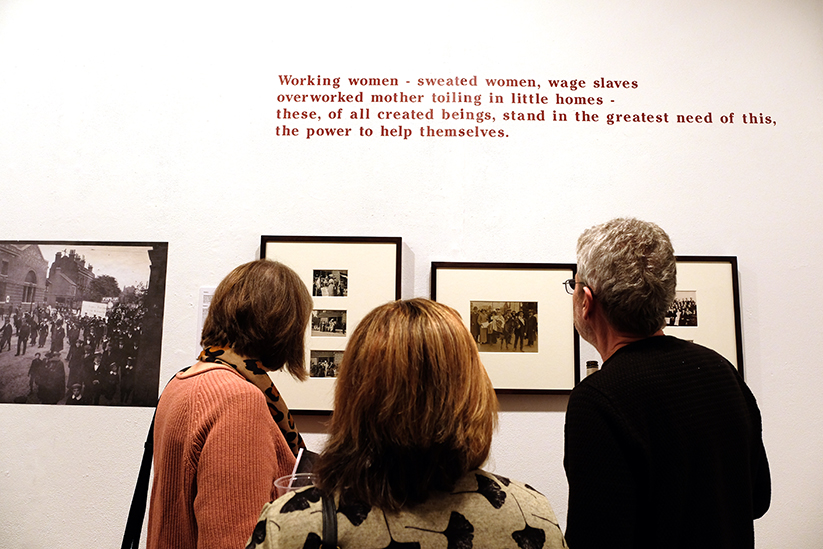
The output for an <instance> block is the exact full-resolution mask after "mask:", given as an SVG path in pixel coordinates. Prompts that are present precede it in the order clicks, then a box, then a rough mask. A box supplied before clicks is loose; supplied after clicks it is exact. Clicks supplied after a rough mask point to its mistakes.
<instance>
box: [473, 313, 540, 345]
mask: <svg viewBox="0 0 823 549" xmlns="http://www.w3.org/2000/svg"><path fill="white" fill-rule="evenodd" d="M470 307H471V315H470V322H469V326H470V330H471V334H472V337H474V340H475V342H477V350H478V351H480V352H486V353H536V352H537V302H536V301H472V302H471V305H470Z"/></svg>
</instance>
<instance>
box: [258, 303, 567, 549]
mask: <svg viewBox="0 0 823 549" xmlns="http://www.w3.org/2000/svg"><path fill="white" fill-rule="evenodd" d="M496 421H497V397H496V395H495V393H494V389H493V388H492V384H491V381H490V380H489V378H488V375H487V374H486V371H485V368H484V367H483V364H482V363H481V362H480V357H479V355H478V353H477V347H476V344H475V342H474V339H473V338H472V336H471V334H469V332H468V330H467V329H466V327H465V326H464V325H463V322H462V320H461V319H460V316H459V315H458V314H457V312H456V311H454V310H453V309H451V308H449V307H447V306H445V305H442V304H439V303H436V302H434V301H429V300H426V299H411V300H408V301H395V302H392V303H387V304H385V305H382V306H380V307H378V308H376V309H374V310H373V311H371V312H370V313H369V314H368V315H366V317H365V318H364V319H363V320H362V321H361V322H360V323H359V325H358V326H357V328H356V329H355V331H354V333H353V334H352V337H351V340H350V341H349V343H348V345H347V346H346V351H345V353H344V355H343V361H342V364H341V365H340V371H339V374H338V378H337V385H336V387H335V396H334V415H333V417H332V420H331V424H330V427H329V431H330V433H329V434H330V436H329V440H328V443H327V446H326V448H325V450H324V451H323V453H322V454H321V455H320V457H319V459H318V461H317V463H316V466H315V472H316V473H317V475H318V480H317V486H316V487H309V488H304V489H302V490H298V491H296V492H292V493H290V494H287V495H285V496H283V497H282V498H280V499H278V500H277V501H275V502H273V503H270V504H267V505H266V506H265V507H264V508H263V513H262V515H261V517H260V522H258V524H257V527H256V528H255V531H254V534H253V535H252V538H251V541H250V543H249V545H248V547H256V546H260V547H265V548H301V547H319V544H317V542H319V540H320V539H321V536H322V530H323V525H322V518H321V517H322V513H320V512H319V511H320V510H321V506H322V503H321V501H322V500H321V494H322V493H325V494H330V495H331V496H332V497H333V499H334V501H335V504H336V507H337V524H338V526H337V528H338V537H337V546H338V547H342V548H347V547H349V548H355V547H356V548H359V549H370V548H384V547H389V546H395V545H396V546H398V547H399V546H400V544H405V543H408V544H411V545H409V546H410V547H420V548H428V547H446V546H447V545H448V546H449V547H471V546H475V547H495V548H503V547H525V546H528V547H552V548H554V547H565V542H564V540H563V534H562V532H561V531H560V528H559V526H558V524H557V519H556V518H555V516H554V513H553V512H552V509H551V506H550V505H549V502H548V501H547V500H546V498H545V497H544V496H542V495H541V494H539V493H538V492H536V491H535V490H533V489H531V488H529V487H528V486H526V485H524V484H521V483H519V482H516V481H512V480H509V479H507V478H505V477H501V476H497V475H494V474H491V473H487V472H485V471H482V470H480V469H479V467H480V466H481V465H482V464H483V463H484V462H485V461H486V459H487V458H488V455H489V451H490V448H491V440H492V432H493V430H494V428H495V424H496ZM523 543H527V544H532V545H523ZM403 546H404V547H405V545H403Z"/></svg>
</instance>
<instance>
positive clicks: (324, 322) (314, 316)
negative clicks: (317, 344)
mask: <svg viewBox="0 0 823 549" xmlns="http://www.w3.org/2000/svg"><path fill="white" fill-rule="evenodd" d="M311 335H312V336H315V337H317V336H319V337H325V336H335V337H345V336H346V311H339V310H334V309H315V310H313V311H312V312H311Z"/></svg>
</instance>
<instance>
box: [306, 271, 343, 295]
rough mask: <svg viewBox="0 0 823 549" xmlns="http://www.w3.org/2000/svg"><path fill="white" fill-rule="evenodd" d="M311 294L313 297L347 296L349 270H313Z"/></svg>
mask: <svg viewBox="0 0 823 549" xmlns="http://www.w3.org/2000/svg"><path fill="white" fill-rule="evenodd" d="M312 278H313V283H312V292H311V295H313V296H314V297H347V296H348V295H349V271H347V270H318V269H315V270H314V275H313V277H312Z"/></svg>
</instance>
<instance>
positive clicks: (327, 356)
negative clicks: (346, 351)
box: [309, 351, 343, 377]
mask: <svg viewBox="0 0 823 549" xmlns="http://www.w3.org/2000/svg"><path fill="white" fill-rule="evenodd" d="M342 360H343V351H312V352H311V358H310V363H309V376H311V377H337V369H338V368H340V362H341V361H342Z"/></svg>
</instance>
